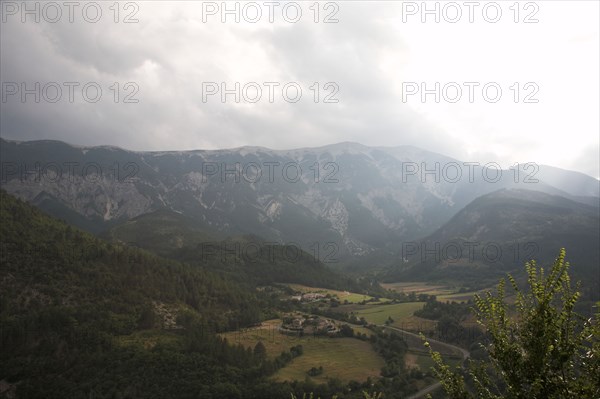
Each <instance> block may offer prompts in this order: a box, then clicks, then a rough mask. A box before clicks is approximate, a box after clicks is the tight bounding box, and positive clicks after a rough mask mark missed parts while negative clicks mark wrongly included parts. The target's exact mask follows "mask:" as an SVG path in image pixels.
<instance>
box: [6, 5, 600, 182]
mask: <svg viewBox="0 0 600 399" xmlns="http://www.w3.org/2000/svg"><path fill="white" fill-rule="evenodd" d="M234 3H236V2H228V4H229V7H231V8H233V7H234V6H235V5H234ZM278 3H279V5H278V6H277V7H276V8H275V9H274V14H273V16H274V19H275V22H274V23H270V22H269V21H268V13H269V8H268V7H267V6H266V5H265V4H264V2H257V3H253V4H258V5H259V7H260V9H261V12H262V14H263V15H262V18H261V20H260V21H259V22H257V23H250V22H249V21H247V20H244V15H243V14H242V15H241V20H240V22H239V23H236V22H235V21H234V20H233V18H234V17H233V16H231V15H229V16H227V21H226V22H225V23H222V22H221V13H220V12H217V14H216V15H208V14H203V10H205V11H206V10H211V9H212V7H213V6H216V7H218V8H221V7H222V6H221V2H216V3H211V2H204V3H203V2H192V1H188V2H183V1H180V2H166V1H143V2H121V3H119V5H120V12H119V16H118V20H119V22H117V23H115V21H114V17H115V13H114V9H110V8H109V7H111V6H112V5H113V2H112V1H111V2H98V4H100V7H101V9H102V17H101V18H100V20H99V22H97V23H90V22H88V21H86V20H85V19H84V18H83V12H82V8H83V6H84V5H85V4H86V3H85V2H82V3H79V4H80V7H79V8H76V9H75V11H74V14H73V17H74V21H73V22H72V23H71V22H69V20H68V19H69V18H68V15H67V12H68V9H67V7H65V6H63V5H62V4H63V2H62V1H58V2H57V3H56V4H58V5H59V6H60V8H61V11H62V13H63V15H62V17H61V18H60V20H59V21H58V22H56V23H51V22H49V21H46V20H45V18H44V17H46V19H52V18H54V15H55V10H54V9H51V8H46V12H47V14H46V15H44V11H43V4H44V3H40V5H39V7H40V22H39V23H36V22H35V21H34V20H33V16H32V15H24V16H25V17H26V21H25V22H22V19H21V18H22V17H23V15H22V10H21V7H22V4H23V3H22V2H20V1H19V2H7V1H2V2H1V4H2V9H1V10H0V12H1V13H2V15H1V17H2V20H1V25H0V29H1V31H0V33H1V35H0V36H1V37H0V44H1V52H0V56H1V60H0V66H1V70H0V77H1V80H2V95H3V98H2V103H1V104H0V105H1V111H0V118H1V119H0V135H1V136H2V137H3V138H6V139H15V140H35V139H57V140H63V141H67V142H69V143H73V144H78V145H100V144H110V145H117V146H120V147H124V148H127V149H133V150H187V149H199V148H201V149H217V148H231V147H238V146H243V145H253V146H264V147H269V148H275V149H286V148H297V147H315V146H321V145H326V144H331V143H336V142H341V141H356V142H360V143H362V144H365V145H372V146H397V145H404V144H410V145H414V146H418V147H421V148H425V149H429V150H432V151H436V152H440V153H443V154H445V155H449V156H452V157H455V158H458V159H461V160H465V161H479V162H491V161H494V162H499V163H500V164H501V165H502V166H503V167H508V166H510V165H512V164H513V163H514V162H538V163H543V164H550V165H554V166H558V167H562V168H566V169H573V170H578V171H581V172H584V173H587V174H589V175H592V176H594V177H598V176H599V174H600V173H599V161H598V158H599V132H600V126H599V109H600V103H599V87H600V82H599V74H600V72H599V71H600V66H599V48H600V44H599V26H598V25H599V19H598V18H599V13H600V12H599V3H598V2H597V1H580V2H577V1H568V2H567V1H537V2H521V3H520V7H519V15H518V16H517V15H516V14H515V9H510V8H509V7H511V5H512V4H513V3H514V2H512V1H511V2H498V3H494V4H499V6H500V9H501V11H502V15H501V17H500V18H499V21H498V22H496V23H491V22H487V21H486V20H485V18H484V15H483V11H482V9H483V8H484V6H486V4H488V3H490V2H480V3H479V7H478V8H475V9H474V14H473V17H474V22H473V23H470V22H469V15H468V12H469V9H468V8H467V7H465V6H464V5H463V4H464V3H463V2H457V3H453V4H457V5H458V6H459V7H460V8H461V11H462V13H463V15H462V17H461V19H460V21H458V22H456V23H449V22H447V21H446V20H445V18H444V16H445V17H447V19H451V18H454V16H455V11H456V8H452V7H448V6H447V4H448V2H438V3H439V8H440V18H441V19H440V22H439V23H436V22H435V21H434V16H433V15H429V16H427V21H426V22H425V23H422V22H421V14H420V12H419V11H420V10H419V11H417V13H416V14H415V15H408V14H405V15H404V17H405V18H406V21H403V12H402V11H403V9H404V10H405V11H411V10H414V8H412V7H413V6H416V7H419V8H420V5H421V2H417V3H410V2H400V1H398V2H389V1H388V2H366V1H345V2H339V1H338V2H329V3H328V2H321V3H319V4H318V6H319V7H318V8H319V10H320V12H319V16H318V18H319V21H320V22H319V23H315V22H314V20H313V19H314V17H315V13H314V10H315V7H314V2H298V3H294V4H300V6H301V9H302V17H301V18H300V20H299V21H298V22H296V23H290V22H287V21H286V20H285V19H284V18H283V16H282V9H283V6H284V5H285V4H286V3H290V2H278ZM292 3H293V2H292ZM409 3H410V4H409ZM435 3H436V2H428V4H429V6H430V7H431V9H433V8H434V7H435ZM28 4H29V6H30V7H31V8H33V7H35V4H36V2H28ZM294 4H292V6H293V5H294ZM244 5H245V3H244V2H239V7H240V9H242V8H243V6H244ZM292 6H289V8H288V16H290V18H293V17H294V14H295V13H294V8H293V7H292ZM444 6H447V7H446V8H444ZM15 7H16V8H15ZM310 7H313V8H312V9H311V8H310ZM444 9H445V10H446V12H447V14H445V15H444V13H443V10H444ZM87 10H88V13H87V14H86V16H87V17H88V19H90V16H91V17H93V16H94V10H93V9H92V8H88V9H87ZM247 10H248V12H249V14H247V15H246V16H247V17H249V18H253V17H254V10H252V9H249V8H248V9H247ZM486 10H487V11H488V13H487V17H488V19H493V18H494V14H495V8H494V7H489V6H488V8H486ZM132 12H135V15H133V17H134V18H136V19H137V20H139V21H138V22H137V23H123V19H124V18H125V17H126V16H127V15H129V14H130V13H132ZM330 13H332V14H331V16H332V18H335V19H337V20H339V21H338V22H337V23H322V20H323V19H324V18H325V17H326V16H327V15H328V14H330ZM203 17H205V19H206V22H203ZM528 17H529V18H530V19H537V20H538V22H537V23H524V20H525V19H527V18H528ZM515 18H517V20H518V22H517V23H515V21H514V19H515ZM23 82H25V83H26V85H27V87H29V88H33V87H34V83H35V82H40V87H43V86H44V84H47V83H48V82H57V83H58V84H59V85H61V86H62V88H63V92H62V97H61V98H60V99H59V100H58V101H57V102H56V103H50V102H48V101H47V97H50V98H51V97H53V96H54V91H53V90H54V89H53V88H51V87H49V88H48V91H47V92H46V93H40V94H41V98H40V102H39V103H36V102H35V98H34V95H33V94H29V95H27V96H26V97H25V102H22V99H21V93H20V92H18V93H15V94H11V90H14V88H15V85H14V84H13V83H16V85H17V86H18V87H19V91H20V90H21V87H20V85H21V83H23ZM64 82H77V83H79V86H78V87H76V88H75V90H74V99H73V102H72V103H71V102H70V101H69V98H68V90H67V87H66V86H64V85H63V83H64ZM88 82H95V83H97V84H98V85H99V86H100V87H101V89H102V98H101V99H100V100H99V101H98V102H95V103H91V102H88V101H86V100H85V99H84V98H83V97H82V95H81V87H82V86H83V85H85V84H86V83H88ZM115 82H118V83H119V94H120V96H119V99H118V100H119V101H118V102H115V98H114V93H115V91H116V86H112V85H113V84H114V83H115ZM127 82H133V83H134V85H132V86H128V87H127V88H126V87H124V85H125V84H126V83H127ZM207 82H214V83H216V84H217V85H220V84H221V82H225V84H226V85H227V87H228V88H230V89H232V88H234V85H235V82H239V83H240V85H241V86H244V84H246V83H249V82H257V83H258V84H260V85H261V87H262V97H261V99H260V101H258V102H256V103H251V102H247V101H244V99H243V98H242V99H241V101H240V102H239V103H236V102H235V101H234V96H233V95H228V96H227V98H226V102H225V103H222V102H221V97H220V94H217V95H213V96H208V97H207V99H206V101H203V94H206V93H203V88H204V89H205V88H206V84H207ZM264 82H276V83H279V86H278V87H276V88H275V97H274V101H273V103H271V102H269V93H268V91H269V90H268V87H267V86H264V85H263V83H264ZM289 82H295V83H297V84H298V85H299V86H300V87H301V88H302V97H301V98H300V100H299V101H298V102H295V103H292V102H288V101H286V100H285V99H284V98H283V97H282V95H281V87H282V86H283V85H285V84H286V83H289ZM315 82H318V87H319V94H320V97H319V101H318V102H315V101H314V98H313V96H314V92H315V90H314V88H315V86H313V84H314V83H315ZM329 82H331V83H334V85H330V86H327V87H326V86H325V84H326V83H329ZM410 82H415V83H416V84H417V86H418V85H419V84H420V83H421V82H425V83H426V84H427V87H428V88H433V87H434V84H435V82H440V85H441V86H442V87H443V86H444V84H446V83H448V82H457V83H458V84H459V85H461V86H462V88H463V93H462V97H461V99H460V100H459V101H458V102H456V103H451V102H449V101H446V100H445V99H444V97H442V98H441V99H440V102H439V103H436V102H435V101H434V95H433V94H432V95H428V96H427V97H426V100H427V101H425V102H424V103H423V102H422V101H421V99H420V94H417V95H413V96H409V97H407V98H406V101H403V84H404V89H406V87H405V85H406V83H410ZM464 82H476V83H479V86H476V87H475V89H474V101H473V102H472V103H471V102H469V99H468V88H467V86H464V85H462V84H463V83H464ZM488 82H493V83H495V84H498V85H499V86H500V87H501V89H502V96H501V98H500V100H499V101H498V102H496V103H492V102H488V101H486V100H485V99H484V98H483V97H482V86H483V85H485V84H486V83H488ZM515 82H517V83H518V84H519V99H518V102H517V103H515V101H514V94H515V92H516V86H513V85H514V84H515ZM527 83H530V85H529V86H525V85H526V84H527ZM111 87H112V89H111ZM135 87H138V88H139V91H138V92H137V93H135V95H133V97H132V99H137V100H139V102H138V103H124V99H125V95H127V94H128V93H132V92H133V90H134V88H135ZM311 87H313V90H311ZM335 87H338V88H339V91H338V92H337V93H335V95H334V96H333V97H332V98H333V99H337V100H338V102H337V103H324V102H323V100H324V96H326V95H327V94H330V93H332V91H333V90H334V88H335ZM511 87H512V88H513V89H511ZM88 93H91V95H93V94H94V93H95V91H94V90H93V89H90V91H89V92H88ZM294 93H295V91H294V90H293V89H290V90H289V91H288V94H290V96H291V97H293V95H294ZM489 93H492V94H493V90H492V91H489V92H488V94H489ZM44 94H46V96H44ZM247 94H248V96H249V97H254V96H255V92H254V91H253V90H252V89H251V90H250V91H248V93H247ZM446 94H447V97H448V98H453V97H454V96H455V94H454V92H453V91H448V92H447V93H446ZM528 94H530V95H531V96H530V98H529V99H530V100H536V99H537V100H538V102H537V103H525V102H524V100H525V99H526V96H527V95H528Z"/></svg>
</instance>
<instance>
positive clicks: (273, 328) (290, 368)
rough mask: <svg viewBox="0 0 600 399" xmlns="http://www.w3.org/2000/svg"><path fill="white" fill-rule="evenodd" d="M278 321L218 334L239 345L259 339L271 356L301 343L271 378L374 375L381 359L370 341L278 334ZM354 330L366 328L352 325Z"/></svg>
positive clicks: (343, 378) (357, 378)
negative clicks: (320, 370)
mask: <svg viewBox="0 0 600 399" xmlns="http://www.w3.org/2000/svg"><path fill="white" fill-rule="evenodd" d="M280 323H281V320H278V319H275V320H269V321H267V322H264V323H263V325H262V326H260V327H255V328H251V329H245V330H244V331H237V332H229V333H225V334H222V336H223V337H225V338H227V340H228V341H229V342H230V343H233V344H242V345H243V346H245V347H250V348H253V347H254V346H255V345H256V344H257V343H258V342H259V341H261V342H262V343H263V344H264V345H265V348H266V350H267V356H268V357H269V358H274V357H276V356H277V355H279V354H280V353H281V352H282V351H287V350H289V349H290V347H292V346H295V345H302V347H303V350H304V353H303V354H302V355H301V356H299V357H297V358H295V359H293V360H292V361H291V362H290V363H289V364H287V365H286V366H285V367H283V368H282V369H280V370H279V371H278V372H277V373H276V374H275V375H274V377H273V378H274V379H275V380H277V381H285V380H288V381H292V380H300V381H302V380H304V379H305V378H309V379H312V380H314V381H315V382H318V383H323V382H326V381H327V379H328V378H339V379H340V380H341V381H350V380H355V381H364V380H366V378H367V377H372V378H377V377H378V376H379V373H380V370H381V368H382V367H383V366H384V365H385V362H384V360H383V358H382V357H381V356H379V355H378V354H377V353H375V352H374V351H373V349H372V347H371V344H370V343H369V342H366V341H361V340H358V339H355V338H327V337H313V336H304V337H296V336H288V335H283V334H280V333H279V332H278V331H277V328H278V326H279V324H280ZM353 329H354V330H355V331H356V332H361V333H364V332H365V331H368V330H366V329H364V328H360V327H355V326H353ZM319 366H321V367H323V373H322V374H320V375H318V376H314V377H309V376H308V374H307V371H308V370H310V369H311V368H312V367H319Z"/></svg>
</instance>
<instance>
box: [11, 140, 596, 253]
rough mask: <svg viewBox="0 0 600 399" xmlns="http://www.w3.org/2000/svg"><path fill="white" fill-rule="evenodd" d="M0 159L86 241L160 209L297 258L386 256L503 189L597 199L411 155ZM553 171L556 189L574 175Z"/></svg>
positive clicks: (18, 152)
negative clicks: (85, 233) (324, 250)
mask: <svg viewBox="0 0 600 399" xmlns="http://www.w3.org/2000/svg"><path fill="white" fill-rule="evenodd" d="M1 155H2V171H1V186H2V188H3V189H5V190H6V191H8V192H9V193H12V194H14V195H17V196H18V197H21V198H23V199H25V200H27V201H29V202H31V203H33V204H35V205H37V206H39V207H41V208H43V209H45V210H46V211H47V212H49V213H51V214H53V215H54V216H58V217H61V218H63V219H66V220H67V221H69V222H71V223H74V224H76V225H78V226H80V227H83V228H86V229H88V230H92V231H96V232H98V231H102V230H104V229H107V228H109V227H111V226H112V225H115V224H118V223H121V222H123V221H125V220H128V219H130V218H132V217H136V216H138V215H141V214H145V213H148V212H151V211H155V210H157V209H161V208H167V209H169V210H172V211H175V212H179V213H181V214H183V215H185V216H186V217H188V218H190V220H192V221H194V222H195V223H197V224H198V225H199V226H202V227H203V228H206V229H209V230H213V231H218V232H222V233H225V234H247V233H251V234H256V235H259V236H262V237H264V238H265V239H268V240H276V241H282V242H294V243H298V244H299V245H301V246H302V247H304V248H311V247H314V246H315V245H321V246H322V245H324V244H326V243H331V242H333V243H335V245H336V246H337V248H338V251H339V255H340V256H347V255H364V254H368V253H370V252H372V251H374V250H382V249H383V250H385V249H393V248H395V247H397V245H398V243H399V242H401V241H402V240H407V239H415V238H418V237H421V236H424V235H426V234H428V233H431V232H433V231H434V230H435V229H436V228H438V227H440V226H441V225H442V224H444V223H445V222H447V221H448V220H450V218H451V217H452V216H454V215H455V214H456V213H457V212H458V211H459V210H460V209H462V208H463V207H464V206H465V205H467V204H468V203H469V202H471V201H472V200H473V199H475V198H477V197H479V196H481V195H484V194H486V193H489V192H492V191H495V190H498V189H501V188H506V187H515V186H519V187H526V188H528V189H534V190H540V191H544V192H548V193H551V194H558V195H563V196H565V197H569V198H572V199H577V200H579V201H581V202H590V201H594V199H592V198H590V197H589V195H590V194H592V195H594V194H596V196H597V190H598V187H597V185H598V183H597V180H595V179H592V178H590V177H587V176H584V175H581V174H576V175H577V179H578V180H577V181H578V185H576V186H574V185H571V186H569V188H570V192H563V191H561V190H560V189H558V188H556V187H553V186H551V185H548V184H546V183H544V181H541V180H540V181H538V182H525V180H526V179H525V178H526V177H527V175H528V174H529V175H530V174H531V171H530V170H521V171H520V173H519V174H517V173H516V171H515V170H503V171H498V170H496V169H494V168H493V165H492V166H490V167H488V168H483V167H481V166H474V165H468V164H464V163H463V162H460V161H457V160H454V159H451V158H448V157H445V156H443V155H440V154H435V153H431V152H428V151H425V150H421V149H417V148H413V147H396V148H373V147H366V146H362V145H360V144H355V143H341V144H336V145H331V146H326V147H320V148H307V149H296V150H290V151H275V150H270V149H267V148H258V147H242V148H237V149H231V150H216V151H186V152H133V151H126V150H122V149H119V148H114V147H90V148H80V147H75V146H70V145H68V144H65V143H62V142H56V141H37V142H10V141H5V140H2V142H1ZM488 166H489V165H488ZM545 171H546V175H547V176H554V175H555V174H556V173H557V172H556V170H555V169H552V170H550V171H547V170H545ZM559 171H560V174H561V178H563V179H564V178H565V176H567V177H568V176H569V174H572V175H573V176H575V172H568V171H562V170H559ZM552 172H554V174H552ZM499 174H501V177H500V178H499V179H498V178H497V177H498V175H499ZM533 178H535V174H534V175H533ZM584 196H585V197H584Z"/></svg>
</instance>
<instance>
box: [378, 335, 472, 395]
mask: <svg viewBox="0 0 600 399" xmlns="http://www.w3.org/2000/svg"><path fill="white" fill-rule="evenodd" d="M381 327H385V328H389V329H390V330H395V331H398V332H401V333H403V334H406V335H411V336H413V337H417V338H419V339H420V338H421V337H420V335H419V334H415V333H412V332H408V331H406V330H401V329H399V328H396V327H390V326H386V325H382V326H381ZM425 339H427V341H428V342H430V343H436V344H438V345H440V346H445V347H446V348H449V349H451V350H456V351H460V353H462V356H463V364H464V362H465V360H467V358H469V356H471V354H470V352H469V351H468V350H466V349H464V348H461V347H459V346H456V345H451V344H447V343H445V342H441V341H438V340H435V339H432V338H428V337H425ZM441 385H442V384H440V382H439V381H438V382H435V383H433V384H431V385H428V386H426V387H425V388H423V389H421V390H420V391H419V392H417V393H415V394H412V395H411V396H408V397H407V398H406V399H418V398H422V397H423V396H425V395H427V394H428V393H431V392H433V391H435V390H436V389H438V388H439V387H440V386H441Z"/></svg>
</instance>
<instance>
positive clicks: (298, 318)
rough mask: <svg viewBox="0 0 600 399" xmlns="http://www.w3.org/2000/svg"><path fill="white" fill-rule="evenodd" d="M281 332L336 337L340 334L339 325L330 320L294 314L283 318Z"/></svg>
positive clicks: (300, 335)
mask: <svg viewBox="0 0 600 399" xmlns="http://www.w3.org/2000/svg"><path fill="white" fill-rule="evenodd" d="M282 320H283V322H282V323H281V326H280V327H279V332H280V333H282V334H286V335H297V336H299V337H302V336H304V335H313V336H317V335H326V336H330V337H331V336H336V335H338V333H339V332H340V329H339V327H338V325H337V324H336V323H335V322H334V321H333V320H330V319H326V318H324V317H320V316H314V315H310V316H309V315H305V314H300V313H293V314H289V315H286V316H284V317H283V319H282Z"/></svg>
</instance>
